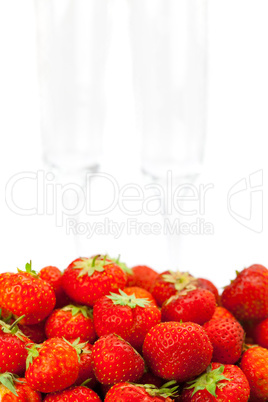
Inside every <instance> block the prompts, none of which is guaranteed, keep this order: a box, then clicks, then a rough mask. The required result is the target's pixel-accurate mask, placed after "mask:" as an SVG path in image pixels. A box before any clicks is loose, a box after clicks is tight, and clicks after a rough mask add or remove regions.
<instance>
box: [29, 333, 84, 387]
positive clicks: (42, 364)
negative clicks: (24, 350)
mask: <svg viewBox="0 0 268 402" xmlns="http://www.w3.org/2000/svg"><path fill="white" fill-rule="evenodd" d="M78 372H79V366H78V356H77V352H76V350H75V348H74V347H73V346H71V345H70V344H69V343H67V341H65V340H63V339H61V338H50V339H48V340H47V341H45V342H44V343H43V344H42V345H34V346H32V347H31V348H30V350H29V354H28V358H27V369H26V373H25V378H26V381H27V383H28V384H29V385H30V387H32V388H33V389H34V390H36V391H40V392H44V393H48V392H56V391H61V390H63V389H65V388H67V387H69V386H70V385H72V384H73V383H74V382H75V381H76V379H77V377H78Z"/></svg>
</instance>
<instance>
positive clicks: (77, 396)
mask: <svg viewBox="0 0 268 402" xmlns="http://www.w3.org/2000/svg"><path fill="white" fill-rule="evenodd" d="M44 401H45V402H67V401H69V402H101V399H100V397H99V396H98V394H96V392H94V391H92V389H89V388H86V387H83V386H79V387H71V388H69V389H66V390H64V391H60V392H57V393H54V394H51V395H47V396H46V397H45V399H44ZM114 402H115V401H114Z"/></svg>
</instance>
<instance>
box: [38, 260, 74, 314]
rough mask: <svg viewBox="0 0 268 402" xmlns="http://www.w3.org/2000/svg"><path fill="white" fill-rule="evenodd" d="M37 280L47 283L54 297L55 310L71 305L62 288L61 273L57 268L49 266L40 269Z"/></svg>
mask: <svg viewBox="0 0 268 402" xmlns="http://www.w3.org/2000/svg"><path fill="white" fill-rule="evenodd" d="M38 275H39V278H41V279H43V280H44V281H46V282H48V283H49V284H50V285H51V286H52V288H53V290H54V292H55V296H56V306H55V307H56V308H60V307H63V306H66V305H67V304H70V303H71V300H70V298H69V297H68V296H67V295H66V293H65V292H64V290H63V287H62V272H61V271H60V270H59V268H57V267H54V266H52V265H49V266H47V267H44V268H42V269H41V270H40V271H39V273H38Z"/></svg>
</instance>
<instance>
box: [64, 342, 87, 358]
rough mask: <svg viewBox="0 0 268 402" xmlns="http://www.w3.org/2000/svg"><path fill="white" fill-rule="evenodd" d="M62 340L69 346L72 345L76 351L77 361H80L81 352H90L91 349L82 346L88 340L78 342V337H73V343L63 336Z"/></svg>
mask: <svg viewBox="0 0 268 402" xmlns="http://www.w3.org/2000/svg"><path fill="white" fill-rule="evenodd" d="M63 340H64V341H65V342H66V343H67V344H68V345H69V346H72V347H73V348H74V349H75V351H76V353H77V357H78V361H79V362H80V355H81V354H82V353H85V354H90V353H91V350H84V347H85V346H86V345H87V344H88V342H82V343H79V342H80V338H77V339H75V341H73V343H71V342H69V341H67V339H65V338H63Z"/></svg>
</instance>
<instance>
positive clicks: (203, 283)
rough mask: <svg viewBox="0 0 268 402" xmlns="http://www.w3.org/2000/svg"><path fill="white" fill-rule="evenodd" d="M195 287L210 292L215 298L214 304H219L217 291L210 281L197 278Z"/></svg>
mask: <svg viewBox="0 0 268 402" xmlns="http://www.w3.org/2000/svg"><path fill="white" fill-rule="evenodd" d="M197 286H198V287H199V288H202V289H207V290H210V292H211V293H213V294H214V296H215V300H216V303H217V304H220V296H219V292H218V289H217V288H216V286H215V285H214V284H213V283H212V282H211V281H209V280H208V279H204V278H197Z"/></svg>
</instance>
